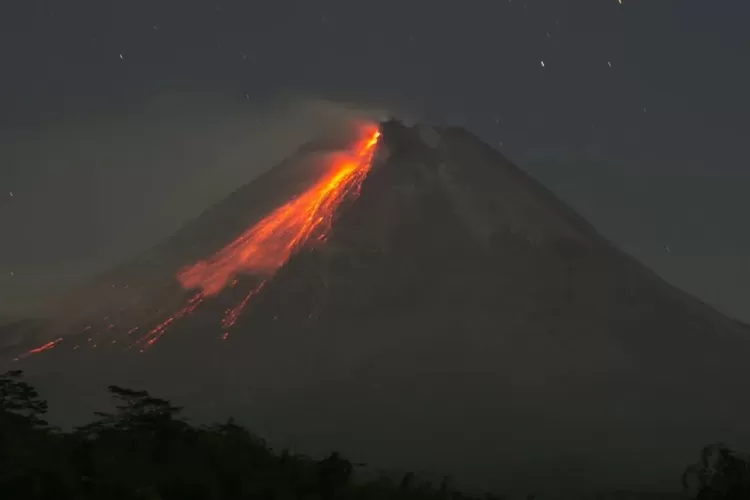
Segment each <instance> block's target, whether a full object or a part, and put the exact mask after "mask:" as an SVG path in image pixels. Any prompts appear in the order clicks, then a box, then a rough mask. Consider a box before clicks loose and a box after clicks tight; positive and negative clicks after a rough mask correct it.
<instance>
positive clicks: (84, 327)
mask: <svg viewBox="0 0 750 500" xmlns="http://www.w3.org/2000/svg"><path fill="white" fill-rule="evenodd" d="M342 141H343V142H342ZM342 141H338V140H335V141H333V142H331V143H326V144H325V145H320V144H318V145H317V146H316V145H311V146H309V147H306V148H303V149H302V150H300V151H299V152H298V153H297V154H295V155H293V156H292V157H291V158H290V159H288V160H287V161H286V162H284V163H283V164H281V165H279V166H278V167H276V168H275V169H272V170H271V171H269V172H268V173H267V174H265V175H264V176H262V177H260V178H258V179H256V180H255V181H253V182H251V183H250V184H248V185H247V186H245V187H243V188H241V189H240V190H238V191H236V192H235V193H233V194H232V195H231V196H229V197H228V198H227V199H226V200H225V201H224V202H222V203H220V204H218V205H216V206H214V207H212V208H211V209H209V210H208V211H206V212H205V213H204V214H203V215H202V216H201V217H199V218H198V219H196V220H194V221H192V222H191V223H189V224H187V225H186V226H185V227H184V228H183V229H182V230H181V231H179V232H178V233H177V234H175V235H174V236H173V237H172V238H171V239H169V240H168V241H166V242H165V243H164V244H162V245H160V246H158V247H156V248H154V249H152V250H151V251H149V252H147V253H146V254H144V255H143V256H140V257H139V258H137V259H135V260H133V261H132V262H130V263H128V264H127V265H125V266H123V267H122V268H120V269H117V270H115V271H113V273H111V274H110V275H107V276H106V277H103V278H102V280H100V282H99V284H98V285H97V286H99V287H100V289H99V292H97V293H91V294H89V295H87V297H88V298H87V300H88V299H89V298H91V297H93V296H94V295H95V296H96V297H97V302H96V304H97V305H96V306H95V307H94V306H91V307H90V308H88V309H85V308H84V306H85V304H84V303H78V304H77V305H76V306H75V307H73V306H71V305H68V306H67V307H66V308H67V309H68V310H72V309H75V310H76V311H77V312H76V314H73V315H70V314H68V315H67V317H66V318H65V323H64V324H65V328H72V329H76V331H78V332H80V333H77V334H76V335H75V336H73V337H70V338H68V337H67V336H66V335H63V333H68V332H67V331H66V332H61V333H60V335H59V336H58V335H57V334H55V336H54V337H53V338H52V340H50V341H49V343H48V344H45V345H44V346H42V347H44V349H41V350H49V351H50V352H44V353H43V354H40V355H38V356H30V357H28V358H24V359H23V360H22V361H21V362H20V363H21V365H22V366H20V367H23V368H24V369H26V370H28V372H29V373H30V374H31V375H33V376H34V377H35V380H36V383H37V384H38V385H39V387H40V388H41V389H42V390H43V393H44V394H45V395H49V399H50V403H51V407H53V408H54V407H55V406H58V405H56V404H55V400H56V399H59V400H60V401H61V403H60V405H62V406H64V407H66V408H67V411H68V413H69V414H70V415H72V414H74V413H75V411H76V409H79V410H80V411H83V409H86V410H87V411H88V410H89V409H90V408H91V407H92V405H93V404H95V403H98V402H99V401H97V399H96V397H94V396H93V395H94V394H97V393H99V392H101V393H102V394H101V397H102V398H104V397H105V395H104V394H103V393H104V390H103V388H104V387H105V386H106V384H109V383H117V384H119V385H124V386H129V387H135V388H141V387H144V388H148V389H149V390H151V391H152V392H153V393H154V394H157V395H159V396H164V397H169V398H173V399H174V400H175V401H176V402H179V403H180V404H185V405H186V406H187V407H188V408H194V409H196V412H197V413H196V415H197V416H198V417H199V418H200V417H203V416H209V415H210V416H212V417H213V416H224V417H226V416H228V415H229V414H233V415H235V416H236V417H238V418H241V419H243V420H245V421H246V422H248V423H249V424H250V425H251V426H252V427H253V428H254V429H257V430H258V432H260V433H261V434H264V435H266V436H268V437H269V438H270V440H271V441H272V442H276V443H280V444H285V445H294V446H296V447H297V448H298V449H300V450H302V451H306V452H310V453H316V452H321V451H328V449H329V448H330V447H334V448H336V449H338V450H339V451H341V452H343V453H344V454H346V455H349V456H352V457H354V458H356V459H357V460H364V461H369V462H371V463H372V464H374V465H377V464H395V465H398V466H402V467H404V468H409V469H417V470H433V471H436V472H448V473H450V474H453V475H454V476H455V478H456V479H457V480H459V481H463V482H465V483H466V484H469V485H476V486H481V487H495V488H499V489H507V488H527V489H534V490H540V489H545V488H547V489H557V488H567V487H576V488H579V487H582V488H603V487H630V486H635V487H643V488H647V487H671V485H672V482H673V481H675V480H676V478H679V473H680V471H681V469H682V467H683V466H684V464H685V463H686V462H688V461H689V460H690V459H691V458H692V455H693V454H694V451H695V450H696V449H697V448H698V447H700V446H702V445H704V444H706V443H708V442H714V441H716V440H717V439H724V440H727V441H729V442H731V443H733V444H734V443H736V445H737V446H740V447H741V446H746V445H747V443H748V440H749V439H750V433H749V432H748V428H747V422H748V421H750V394H748V392H747V391H746V390H745V388H746V381H747V380H748V377H749V376H750V363H748V362H747V360H748V359H750V356H749V355H750V328H748V327H747V326H745V325H743V324H741V323H739V322H736V321H734V320H731V319H729V318H726V317H724V316H722V315H721V314H720V313H718V312H717V311H715V310H714V309H712V308H710V307H709V306H707V305H705V304H703V303H702V302H700V301H698V300H696V299H694V298H692V297H690V296H688V295H687V294H685V293H683V292H681V291H680V290H678V289H676V288H674V287H673V286H671V285H669V284H667V283H666V282H665V281H663V280H662V279H661V278H659V277H658V276H657V275H655V274H654V273H653V272H651V271H649V270H648V269H646V268H644V267H643V266H642V265H641V264H639V263H638V262H636V261H635V260H634V259H632V258H631V257H629V256H628V255H626V254H624V253H623V252H621V251H619V250H618V249H616V248H615V247H614V246H612V245H611V244H610V243H609V242H608V241H607V240H606V239H605V238H603V237H602V236H601V235H600V234H599V233H598V232H597V231H596V229H595V228H594V227H592V226H591V225H590V224H589V223H587V222H586V221H585V220H584V219H583V218H581V217H580V216H579V215H577V214H576V213H575V212H574V211H572V210H571V209H570V208H568V207H567V206H566V205H565V204H563V203H562V202H561V201H559V200H558V199H557V198H556V197H555V196H554V195H553V194H552V193H551V192H549V191H547V190H546V189H545V188H543V187H542V186H541V185H539V184H538V183H537V182H535V181H534V180H533V179H532V178H530V177H529V176H528V175H526V174H525V173H524V172H523V171H522V170H520V169H519V168H517V167H515V166H514V165H512V164H511V163H510V162H509V161H508V160H507V159H506V158H504V157H503V156H502V155H501V154H500V153H499V152H497V151H495V150H493V149H492V148H491V147H489V146H488V145H486V144H485V143H483V142H482V141H480V140H479V139H478V138H476V137H475V136H473V135H471V134H470V133H468V132H467V131H466V130H464V129H460V128H450V127H448V128H445V127H431V126H427V125H422V124H418V125H414V126H411V127H410V126H406V125H404V124H403V123H400V122H398V121H396V120H388V121H386V122H383V123H381V124H380V126H379V127H374V128H373V127H372V126H364V127H361V128H360V130H359V131H358V134H357V137H356V138H355V139H354V140H352V139H351V138H344V139H342ZM341 144H354V145H353V146H341ZM347 168H348V169H349V170H346V169H347ZM345 170H346V173H345V174H343V173H342V172H344V171H345ZM102 308H104V309H102ZM107 308H109V309H107ZM83 310H86V311H87V312H86V315H88V316H87V317H86V320H85V321H82V320H81V319H80V318H81V313H80V312H79V311H83ZM104 310H110V311H111V312H109V313H104V312H103V311H104ZM92 318H95V319H92ZM102 318H103V319H102ZM52 324H55V323H54V321H53V322H52ZM59 324H62V323H59ZM77 329H80V330H77ZM58 339H64V340H59V342H58ZM136 339H137V340H136ZM154 339H155V340H154ZM139 340H140V341H139ZM152 340H153V342H152ZM156 340H158V342H156ZM66 345H67V346H68V348H66ZM122 345H125V346H127V350H125V351H124V352H123V350H122V349H120V348H119V346H122ZM71 346H72V347H74V349H70V348H69V347H71ZM93 346H95V347H93ZM52 347H54V349H52ZM138 351H143V352H142V353H139V352H138ZM63 402H64V403H63Z"/></svg>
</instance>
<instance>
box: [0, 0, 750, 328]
mask: <svg viewBox="0 0 750 500" xmlns="http://www.w3.org/2000/svg"><path fill="white" fill-rule="evenodd" d="M748 19H750V4H747V2H740V1H713V2H708V1H705V0H703V1H699V0H658V1H654V0H622V3H620V2H619V1H618V0H526V1H523V0H494V1H463V2H459V1H457V0H450V1H449V0H409V1H405V0H399V1H395V0H381V1H379V2H372V1H370V2H365V1H359V0H341V1H325V0H317V1H302V0H300V1H297V2H292V1H283V0H275V1H267V2H250V1H246V0H236V1H229V0H225V1H198V0H173V1H166V0H148V1H146V0H143V1H138V0H130V1H127V2H124V1H111V0H72V1H67V2H55V1H51V0H47V1H41V0H24V1H22V2H12V3H10V5H8V6H4V7H3V8H2V9H1V10H0V61H1V62H2V66H0V68H2V69H1V70H0V304H2V306H3V308H4V309H2V310H0V314H2V313H3V312H4V311H8V310H12V309H17V308H18V307H20V306H22V305H23V304H24V303H25V301H27V300H28V297H30V294H37V293H38V292H39V291H40V290H46V289H49V290H52V289H53V288H54V284H55V283H59V282H60V281H61V280H63V281H64V280H66V279H73V278H75V277H76V276H80V275H85V274H87V273H90V272H91V271H92V270H93V269H96V268H101V267H106V266H107V265H109V264H111V263H112V262H114V261H116V260H119V259H123V258H125V257H127V256H129V255H131V254H133V253H135V252H137V251H139V250H140V249H143V248H145V247H147V246H149V245H151V244H153V243H155V242H157V241H159V240H160V239H161V238H163V237H165V236H167V235H168V234H169V233H170V232H171V231H172V230H174V229H175V228H176V227H178V226H179V225H180V224H181V223H182V222H184V221H185V220H186V219H188V218H191V217H194V216H196V215H197V214H198V213H199V212H200V211H201V210H202V209H203V208H205V207H206V206H207V205H210V204H212V203H214V202H216V201H218V200H219V199H221V198H222V197H223V196H224V195H225V194H227V193H228V192H230V191H231V190H233V188H234V187H236V186H238V185H239V184H241V183H243V182H245V181H247V180H249V179H250V178H252V177H253V176H254V175H256V174H257V172H259V171H262V170H263V169H265V168H268V167H269V166H270V165H272V164H273V163H274V162H275V161H276V160H278V159H279V158H280V157H282V156H283V155H284V154H285V153H286V152H287V151H288V150H289V149H291V148H293V147H294V146H295V145H296V144H299V143H300V142H301V141H303V140H304V139H305V138H306V137H308V136H310V135H312V134H314V133H315V132H316V131H317V130H319V128H320V127H321V126H323V125H325V124H327V123H329V122H331V121H332V120H334V121H335V119H336V117H338V116H341V113H345V111H342V110H341V108H339V107H335V106H333V105H329V104H326V103H325V102H323V101H320V100H315V101H310V100H309V99H306V97H307V96H316V97H321V98H327V99H331V100H335V101H340V100H347V101H352V102H356V103H357V104H358V105H361V106H364V107H390V108H395V109H399V110H401V109H403V110H409V111H413V112H415V113H418V114H420V115H422V116H424V117H425V118H426V119H429V120H437V121H441V122H448V123H454V124H461V125H465V126H467V127H468V128H469V129H470V130H472V131H474V132H476V133H477V134H479V135H481V136H482V137H483V138H484V139H486V140H488V141H489V142H491V143H492V144H493V145H495V146H497V147H498V148H500V149H501V150H503V151H504V152H505V153H506V154H507V155H508V156H509V157H510V158H512V159H513V160H515V161H516V162H517V163H518V164H519V165H520V166H521V167H523V168H525V169H527V170H529V171H530V172H532V173H533V174H534V175H536V176H537V177H538V178H539V179H541V180H542V181H544V182H545V183H546V184H547V185H548V186H549V187H551V188H553V189H555V190H557V192H558V193H560V194H561V195H562V196H563V197H564V199H565V200H566V201H568V202H569V203H571V204H572V205H574V206H575V207H576V208H578V209H579V210H580V211H581V212H582V213H583V214H584V215H585V216H587V217H588V218H589V219H590V220H592V222H594V223H595V224H596V225H597V226H598V227H599V228H600V230H602V232H604V233H605V234H606V235H607V236H609V237H610V238H612V239H613V240H614V241H615V242H616V243H618V244H619V245H621V246H622V247H623V248H625V249H626V250H628V251H629V252H631V253H632V254H634V255H635V256H637V257H638V258H640V259H641V260H643V261H644V262H645V263H646V264H648V265H650V266H652V267H654V268H655V269H656V270H657V271H659V272H660V273H661V274H662V275H663V276H665V277H667V278H668V279H669V280H670V281H672V282H674V283H676V284H678V285H680V286H682V287H683V288H686V289H688V290H689V291H691V292H693V293H695V294H697V295H699V296H700V297H702V298H704V299H705V300H707V301H709V302H710V303H712V304H714V305H716V306H718V307H719V308H720V309H722V310H724V311H725V312H728V313H730V314H732V315H734V316H737V317H741V318H743V319H745V320H750V312H748V311H750V308H748V307H746V304H747V303H748V301H750V257H748V255H749V254H750V231H748V230H747V229H746V216H747V214H748V213H750V196H747V193H748V191H750V165H749V164H748V160H747V155H746V154H745V143H746V141H744V139H745V138H746V137H747V136H748V133H749V132H750V125H748V121H747V117H748V116H749V113H748V112H749V111H750V98H748V95H747V89H748V88H750V69H748V65H747V63H746V59H747V54H749V53H750V33H749V32H748V31H747V29H746V24H747V20H748ZM290 96H293V97H294V99H292V100H291V101H290ZM11 193H12V195H11Z"/></svg>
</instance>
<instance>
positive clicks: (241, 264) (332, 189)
mask: <svg viewBox="0 0 750 500" xmlns="http://www.w3.org/2000/svg"><path fill="white" fill-rule="evenodd" d="M363 132H364V133H363V134H362V137H361V139H360V140H359V141H357V143H356V145H355V147H354V148H352V150H351V151H349V152H347V153H345V154H339V155H336V156H335V159H334V161H332V162H331V165H330V166H329V168H328V169H327V171H326V173H325V174H323V176H322V177H321V178H320V179H319V180H318V181H317V182H316V183H315V184H313V185H312V186H311V187H310V188H309V189H307V190H306V191H305V192H303V193H302V194H300V195H299V196H297V197H295V198H293V199H292V200H290V201H289V202H287V203H285V204H284V205H282V206H280V207H279V208H277V209H275V210H274V211H273V212H271V213H270V214H269V215H267V216H266V217H265V218H263V219H262V220H260V221H259V222H258V223H256V224H255V225H253V226H252V227H250V228H249V229H248V230H247V231H245V232H244V233H242V234H241V235H240V236H239V237H237V238H236V239H235V240H234V241H232V242H231V243H230V244H228V245H227V246H226V247H224V248H222V249H221V250H219V251H218V252H216V253H215V254H214V255H213V256H211V257H210V258H208V259H206V260H202V261H199V262H197V263H195V264H193V265H191V266H188V267H186V268H184V269H182V270H181V271H180V272H179V273H178V274H177V279H178V281H179V282H180V284H181V285H182V287H183V288H185V289H188V290H191V289H199V290H200V291H199V292H198V295H196V296H195V297H194V299H195V298H196V297H200V299H199V300H197V301H196V303H192V304H191V303H189V304H188V306H186V307H185V308H183V309H181V310H180V311H179V312H178V313H177V314H175V315H173V316H172V317H170V318H168V319H167V320H165V321H164V322H162V323H161V324H160V325H158V326H157V327H156V328H155V329H153V330H152V331H151V332H149V334H147V335H146V336H145V337H144V340H147V344H148V345H150V344H152V343H153V342H155V341H156V340H157V339H158V338H159V337H160V336H161V335H162V334H163V332H164V329H165V328H166V327H167V326H169V325H170V324H171V323H172V322H173V321H174V320H176V319H178V318H179V317H181V316H184V315H185V314H187V313H189V312H192V310H193V309H195V307H197V306H198V305H199V304H200V302H202V301H203V299H204V298H206V297H210V296H214V295H216V294H218V293H219V292H221V291H222V290H223V289H224V288H225V287H226V286H228V285H230V284H231V283H233V281H234V279H235V277H236V276H237V275H239V274H249V275H253V276H256V277H258V278H260V279H261V281H260V283H259V284H258V285H257V286H255V287H253V289H252V290H250V292H248V294H247V295H246V296H245V298H244V299H242V301H240V303H239V304H237V305H236V306H235V307H233V308H231V309H229V310H227V311H226V313H225V316H224V318H223V320H222V326H223V327H224V328H230V327H231V326H232V325H234V323H235V322H236V321H237V318H238V317H239V315H240V314H241V313H242V311H243V309H244V308H245V306H246V305H247V304H248V303H249V302H250V299H251V298H252V297H253V296H254V295H256V294H257V293H258V292H259V291H260V290H261V289H262V288H263V286H264V284H265V283H266V280H267V279H268V278H269V277H270V276H272V275H273V274H274V273H275V272H276V271H277V270H278V269H279V268H280V267H281V266H283V265H284V264H285V263H286V262H287V261H288V260H289V257H290V256H291V255H292V253H293V252H294V251H295V250H297V249H298V248H300V247H302V246H303V245H305V244H308V243H310V242H314V241H324V240H325V239H326V237H327V236H328V234H329V232H330V229H331V226H332V224H333V217H334V215H335V213H336V210H337V208H338V207H339V205H340V204H341V202H342V201H344V200H345V199H346V198H347V197H349V196H352V195H354V196H356V195H358V194H359V190H360V188H361V186H362V182H363V181H364V179H365V177H366V176H367V173H368V172H369V170H370V166H371V163H372V155H373V153H374V151H375V146H376V145H377V142H378V139H379V138H380V131H379V130H378V129H377V128H376V127H367V129H366V130H364V131H363ZM191 300H193V299H191ZM157 330H158V331H157ZM223 338H226V333H225V334H224V337H223Z"/></svg>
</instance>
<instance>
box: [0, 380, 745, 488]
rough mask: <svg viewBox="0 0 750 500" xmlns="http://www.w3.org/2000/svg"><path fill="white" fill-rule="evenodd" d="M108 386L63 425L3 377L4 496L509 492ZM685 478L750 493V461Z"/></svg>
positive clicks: (723, 451) (716, 456)
mask: <svg viewBox="0 0 750 500" xmlns="http://www.w3.org/2000/svg"><path fill="white" fill-rule="evenodd" d="M109 392H110V393H111V395H112V397H113V398H114V399H115V401H116V407H115V410H114V411H113V412H112V413H105V412H97V413H96V414H95V417H96V418H95V420H94V421H93V422H91V423H89V424H86V425H83V426H81V427H77V428H75V429H73V430H71V431H62V430H60V429H58V428H55V427H54V426H52V425H50V424H49V423H48V422H47V421H46V420H45V414H46V413H47V403H46V401H44V400H43V399H42V398H41V397H40V395H39V394H38V393H37V391H36V390H35V389H34V388H33V387H32V386H31V385H29V384H28V383H27V382H25V381H24V380H23V372H22V371H20V370H16V371H10V372H7V373H5V374H3V375H0V498H1V499H3V500H37V499H45V500H46V499H50V500H52V499H54V500H64V499H81V500H86V499H97V500H98V499H106V500H131V499H132V500H135V499H143V500H178V499H179V500H192V499H195V500H198V499H201V500H203V499H207V500H208V499H211V500H213V499H217V500H218V499H227V500H242V499H279V500H282V499H284V500H286V499H289V500H293V499H308V500H316V499H322V500H332V499H354V500H360V499H361V500H370V499H372V500H375V499H386V498H387V499H404V500H407V499H415V500H416V499H421V500H431V499H435V500H438V499H440V500H446V499H450V500H470V499H477V500H478V499H480V498H481V499H483V500H493V499H500V498H503V497H501V496H499V495H497V494H491V493H486V494H484V495H481V496H477V495H469V494H465V493H461V492H460V491H457V490H455V489H454V488H452V487H451V486H450V481H449V479H448V478H445V479H444V480H443V481H442V482H441V483H440V484H439V485H435V484H432V483H430V482H428V481H421V480H419V478H418V477H417V476H416V475H415V474H413V473H406V474H405V475H404V476H402V477H400V478H394V477H389V476H387V475H385V474H381V475H380V476H379V477H376V478H375V479H368V480H364V479H361V478H357V477H356V474H355V468H356V466H355V464H353V463H352V462H350V461H349V460H347V459H345V458H343V457H341V456H340V455H339V454H338V453H335V452H334V453H332V454H331V455H330V456H328V457H327V458H325V459H323V460H317V461H316V460H314V459H312V458H310V457H307V456H304V455H300V454H293V453H290V452H289V451H288V450H282V451H281V452H275V451H274V450H272V449H271V448H270V447H269V446H268V444H267V443H266V442H265V441H264V440H263V439H261V438H259V437H257V436H255V435H253V434H252V433H251V432H249V431H248V430H246V429H245V428H243V427H242V426H240V425H238V424H237V423H235V422H234V421H233V420H232V419H229V420H228V421H227V422H225V423H222V424H213V425H205V426H195V425H192V424H190V423H188V422H187V421H186V420H185V419H184V418H183V417H182V416H181V411H182V408H180V407H178V406H174V405H173V404H172V403H171V402H169V401H167V400H164V399H159V398H155V397H152V396H151V395H149V394H148V392H146V391H136V390H131V389H126V388H123V387H118V386H114V385H113V386H110V387H109ZM358 465H359V466H364V464H358ZM676 479H677V478H676ZM676 483H677V481H676ZM682 483H683V488H684V494H683V495H679V496H678V497H680V496H681V497H683V498H685V497H687V498H697V499H699V500H714V499H716V500H719V499H722V500H741V499H742V500H745V499H748V498H750V460H748V459H747V458H746V457H743V456H741V455H739V454H737V453H735V452H733V451H731V450H730V449H729V448H727V447H726V446H724V445H721V444H716V445H711V446H707V447H705V448H704V449H703V450H702V451H701V453H700V460H699V461H698V462H697V463H696V464H693V465H691V466H689V467H687V468H686V469H685V473H684V474H683V477H682ZM532 497H533V496H530V497H529V498H532ZM597 498H606V497H601V496H599V497H597ZM613 498H620V496H615V497H613ZM631 498H632V497H631ZM650 498H654V496H653V495H651V496H650ZM665 498H666V497H665Z"/></svg>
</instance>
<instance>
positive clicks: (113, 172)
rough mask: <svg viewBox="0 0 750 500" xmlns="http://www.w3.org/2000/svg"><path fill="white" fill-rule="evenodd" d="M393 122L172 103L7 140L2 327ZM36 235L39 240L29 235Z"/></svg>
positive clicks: (360, 110)
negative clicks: (329, 150)
mask: <svg viewBox="0 0 750 500" xmlns="http://www.w3.org/2000/svg"><path fill="white" fill-rule="evenodd" d="M384 114H386V111H384V110H382V109H377V108H374V107H367V106H361V105H357V104H351V103H341V102H334V101H331V100H326V99H318V98H307V97H288V96H287V97H276V98H271V99H267V100H264V101H263V102H260V103H258V104H254V103H253V102H252V101H248V100H245V99H244V98H242V97H241V98H237V97H236V96H229V97H228V96H226V95H215V94H195V93H181V94H178V93H165V94H162V95H160V96H157V97H155V98H152V99H150V100H148V101H143V102H141V103H140V105H139V106H134V107H133V108H132V109H130V110H128V111H121V112H115V113H112V112H110V113H107V114H98V115H93V114H88V115H76V114H75V113H74V112H72V113H70V114H66V115H64V116H61V117H59V119H58V120H56V121H55V123H54V124H51V125H46V126H43V127H39V128H38V129H33V130H31V129H29V130H24V131H22V132H18V133H17V134H16V135H15V136H13V137H5V138H3V139H0V161H1V162H2V163H3V164H6V165H10V166H11V167H10V169H8V170H7V171H4V172H3V176H4V177H6V178H3V179H2V182H0V184H2V185H3V186H6V185H7V186H8V189H9V190H12V191H13V192H14V196H13V197H12V198H11V197H7V198H8V199H6V197H0V200H2V201H0V228H2V231H3V242H4V244H3V245H2V248H0V322H2V320H3V318H12V317H15V316H20V315H25V314H33V313H34V312H35V309H37V308H38V307H40V305H41V304H43V303H44V302H45V301H47V300H50V299H54V297H56V296H57V295H59V294H60V293H63V292H64V290H66V289H67V288H68V287H70V286H71V285H75V284H78V283H80V282H82V281H84V280H86V279H88V278H89V277H91V276H93V275H95V274H97V273H100V272H102V271H103V270H106V269H107V268H109V267H111V266H113V265H115V264H117V263H118V262H121V261H123V260H125V259H127V258H129V257H130V256H132V255H134V254H136V253H138V252H140V251H142V250H144V249H145V248H148V247H149V246H151V245H153V244H155V243H156V242H158V241H160V240H162V239H163V238H165V237H166V236H168V235H169V234H171V233H173V232H174V231H175V230H176V229H177V228H179V227H180V226H181V225H182V224H184V223H185V222H186V221H188V220H190V219H192V218H194V217H196V216H198V215H199V214H200V213H201V212H202V211H203V210H204V209H206V208H207V207H209V206H211V205H213V204H214V203H216V202H217V201H219V200H221V199H223V198H224V197H225V196H226V195H227V194H229V193H230V192H232V191H233V190H234V189H235V188H236V187H237V186H240V185H243V184H245V183H246V182H248V181H250V180H252V179H253V178H255V177H256V176H258V175H259V174H261V173H263V172H265V171H266V170H267V169H269V168H270V167H271V166H273V165H275V164H276V163H278V162H279V161H280V160H281V159H282V158H284V157H286V156H288V155H289V154H290V153H291V152H292V151H293V150H295V149H296V148H298V147H299V146H300V145H302V144H303V143H305V142H307V141H308V140H310V139H313V138H315V137H317V136H320V135H324V134H327V133H335V132H336V131H337V130H339V129H342V128H346V127H348V126H349V125H350V124H351V123H352V122H353V121H356V120H361V119H367V120H377V119H379V118H380V117H382V116H383V115H384ZM30 227H33V228H34V230H33V231H29V230H28V228H30Z"/></svg>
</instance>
